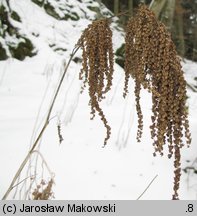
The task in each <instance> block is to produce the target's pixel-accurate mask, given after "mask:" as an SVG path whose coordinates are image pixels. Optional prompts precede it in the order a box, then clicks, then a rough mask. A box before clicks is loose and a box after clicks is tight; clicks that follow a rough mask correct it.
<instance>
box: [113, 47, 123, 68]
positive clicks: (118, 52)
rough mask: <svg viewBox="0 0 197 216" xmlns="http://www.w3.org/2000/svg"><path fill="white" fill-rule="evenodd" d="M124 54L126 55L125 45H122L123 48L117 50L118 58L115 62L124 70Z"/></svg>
mask: <svg viewBox="0 0 197 216" xmlns="http://www.w3.org/2000/svg"><path fill="white" fill-rule="evenodd" d="M124 53H125V44H122V45H121V47H119V48H118V49H117V50H116V53H115V55H116V58H115V62H116V63H117V64H118V65H120V67H122V68H124V63H125V57H124Z"/></svg>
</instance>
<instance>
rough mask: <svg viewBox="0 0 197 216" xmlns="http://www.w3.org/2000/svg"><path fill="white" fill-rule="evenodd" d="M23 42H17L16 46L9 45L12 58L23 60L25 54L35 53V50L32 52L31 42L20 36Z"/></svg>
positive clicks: (30, 55)
mask: <svg viewBox="0 0 197 216" xmlns="http://www.w3.org/2000/svg"><path fill="white" fill-rule="evenodd" d="M22 38H23V40H24V41H23V42H20V43H18V45H17V46H12V45H10V46H9V50H10V53H11V55H12V57H13V58H16V59H18V60H21V61H22V60H24V59H25V57H26V56H29V57H32V56H34V55H36V52H34V51H33V50H34V47H33V45H32V43H31V41H30V40H29V39H28V38H25V37H22Z"/></svg>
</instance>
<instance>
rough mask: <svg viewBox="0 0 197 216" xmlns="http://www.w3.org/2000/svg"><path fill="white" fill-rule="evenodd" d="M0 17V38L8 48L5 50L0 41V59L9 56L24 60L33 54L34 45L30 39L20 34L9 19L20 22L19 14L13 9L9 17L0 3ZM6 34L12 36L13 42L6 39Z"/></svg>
mask: <svg viewBox="0 0 197 216" xmlns="http://www.w3.org/2000/svg"><path fill="white" fill-rule="evenodd" d="M0 17H1V22H0V38H1V40H2V41H4V43H5V44H6V45H7V47H8V50H6V49H5V48H4V47H3V45H2V44H1V43H0V60H6V59H7V58H8V57H9V56H12V57H13V58H16V59H18V60H24V59H25V57H26V56H29V57H32V56H34V55H35V54H36V53H35V52H34V46H33V44H32V43H31V41H30V40H29V39H28V38H26V37H25V36H24V35H21V34H20V33H19V31H18V29H17V28H16V27H14V26H13V25H12V24H11V22H10V20H9V19H14V20H15V21H19V22H21V19H20V16H19V15H18V14H17V13H16V12H15V11H12V13H11V16H10V17H9V14H8V11H7V9H6V8H5V7H4V6H3V5H1V6H0ZM8 36H9V37H11V38H13V39H14V40H13V41H14V42H13V41H12V42H10V41H9V40H8V39H7V37H8Z"/></svg>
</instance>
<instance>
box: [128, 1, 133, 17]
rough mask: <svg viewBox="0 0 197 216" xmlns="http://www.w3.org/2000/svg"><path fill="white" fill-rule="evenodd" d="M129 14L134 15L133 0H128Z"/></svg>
mask: <svg viewBox="0 0 197 216" xmlns="http://www.w3.org/2000/svg"><path fill="white" fill-rule="evenodd" d="M128 8H129V15H130V16H133V0H128Z"/></svg>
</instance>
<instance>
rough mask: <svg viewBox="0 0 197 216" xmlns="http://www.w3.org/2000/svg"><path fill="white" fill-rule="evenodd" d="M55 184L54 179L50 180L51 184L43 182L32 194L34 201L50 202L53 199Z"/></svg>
mask: <svg viewBox="0 0 197 216" xmlns="http://www.w3.org/2000/svg"><path fill="white" fill-rule="evenodd" d="M53 184H54V181H53V179H50V181H49V182H46V181H44V180H41V182H40V184H39V185H37V187H36V188H35V189H34V191H33V193H32V196H33V200H50V199H51V198H53V192H52V187H53Z"/></svg>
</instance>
